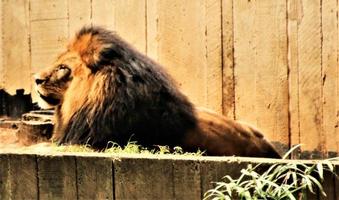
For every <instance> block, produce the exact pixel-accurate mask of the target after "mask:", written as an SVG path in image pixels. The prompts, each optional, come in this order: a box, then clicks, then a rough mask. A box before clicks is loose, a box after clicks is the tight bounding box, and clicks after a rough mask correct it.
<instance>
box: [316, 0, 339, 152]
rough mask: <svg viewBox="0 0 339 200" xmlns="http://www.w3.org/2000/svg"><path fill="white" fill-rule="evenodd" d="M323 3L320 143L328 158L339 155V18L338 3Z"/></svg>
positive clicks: (331, 1) (329, 0)
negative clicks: (338, 111)
mask: <svg viewBox="0 0 339 200" xmlns="http://www.w3.org/2000/svg"><path fill="white" fill-rule="evenodd" d="M321 2H322V18H321V19H322V22H321V23H322V24H321V28H322V29H321V31H322V86H323V88H322V95H323V97H322V101H323V102H322V104H323V105H322V107H323V126H322V128H323V130H322V134H321V137H320V140H319V141H318V143H319V145H320V146H321V148H322V149H321V150H323V152H324V153H325V157H327V156H332V157H334V156H337V153H338V146H337V145H338V140H339V137H338V134H339V133H338V120H337V99H338V97H337V95H333V94H334V92H336V91H337V87H338V85H337V82H338V34H339V33H338V26H337V23H338V18H337V9H335V8H336V6H337V1H336V0H328V1H321Z"/></svg>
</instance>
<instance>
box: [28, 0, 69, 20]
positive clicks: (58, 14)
mask: <svg viewBox="0 0 339 200" xmlns="http://www.w3.org/2000/svg"><path fill="white" fill-rule="evenodd" d="M30 4H31V6H30V7H31V12H30V19H31V20H32V21H35V20H53V19H64V18H67V17H68V9H67V7H68V6H67V5H68V0H31V1H30Z"/></svg>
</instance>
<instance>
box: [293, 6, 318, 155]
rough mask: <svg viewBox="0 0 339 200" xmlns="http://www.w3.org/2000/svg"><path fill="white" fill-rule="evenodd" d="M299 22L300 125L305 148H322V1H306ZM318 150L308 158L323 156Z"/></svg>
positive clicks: (307, 149)
mask: <svg viewBox="0 0 339 200" xmlns="http://www.w3.org/2000/svg"><path fill="white" fill-rule="evenodd" d="M301 6H302V7H301V10H302V11H303V13H302V17H301V20H300V21H299V24H298V74H299V80H298V85H297V86H292V87H298V88H299V118H298V121H299V127H300V143H302V144H304V145H303V147H302V149H303V150H306V151H309V152H312V151H314V150H316V149H317V150H321V148H322V143H321V142H319V141H321V133H322V123H323V119H322V116H323V111H322V66H321V31H320V29H319V27H320V26H321V15H320V1H302V4H301ZM320 156H321V155H319V154H318V153H315V154H313V155H307V157H320Z"/></svg>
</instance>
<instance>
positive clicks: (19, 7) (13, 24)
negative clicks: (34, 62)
mask: <svg viewBox="0 0 339 200" xmlns="http://www.w3.org/2000/svg"><path fill="white" fill-rule="evenodd" d="M1 47H2V52H3V57H2V63H1V64H2V66H3V70H2V75H1V76H2V77H3V82H4V85H5V87H6V90H7V91H8V92H9V93H11V94H15V90H16V89H20V88H23V89H25V91H26V93H29V92H30V86H31V74H30V58H29V5H28V1H26V0H13V1H12V0H4V1H2V46H1ZM19 77H20V78H19Z"/></svg>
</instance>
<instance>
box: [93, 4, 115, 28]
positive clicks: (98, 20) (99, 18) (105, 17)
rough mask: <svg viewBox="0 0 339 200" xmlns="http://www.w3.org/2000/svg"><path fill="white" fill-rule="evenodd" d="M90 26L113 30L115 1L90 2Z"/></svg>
mask: <svg viewBox="0 0 339 200" xmlns="http://www.w3.org/2000/svg"><path fill="white" fill-rule="evenodd" d="M91 2H92V16H91V17H92V24H94V25H98V26H103V27H105V28H108V29H110V30H114V29H115V20H114V18H115V6H114V3H115V0H91Z"/></svg>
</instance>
